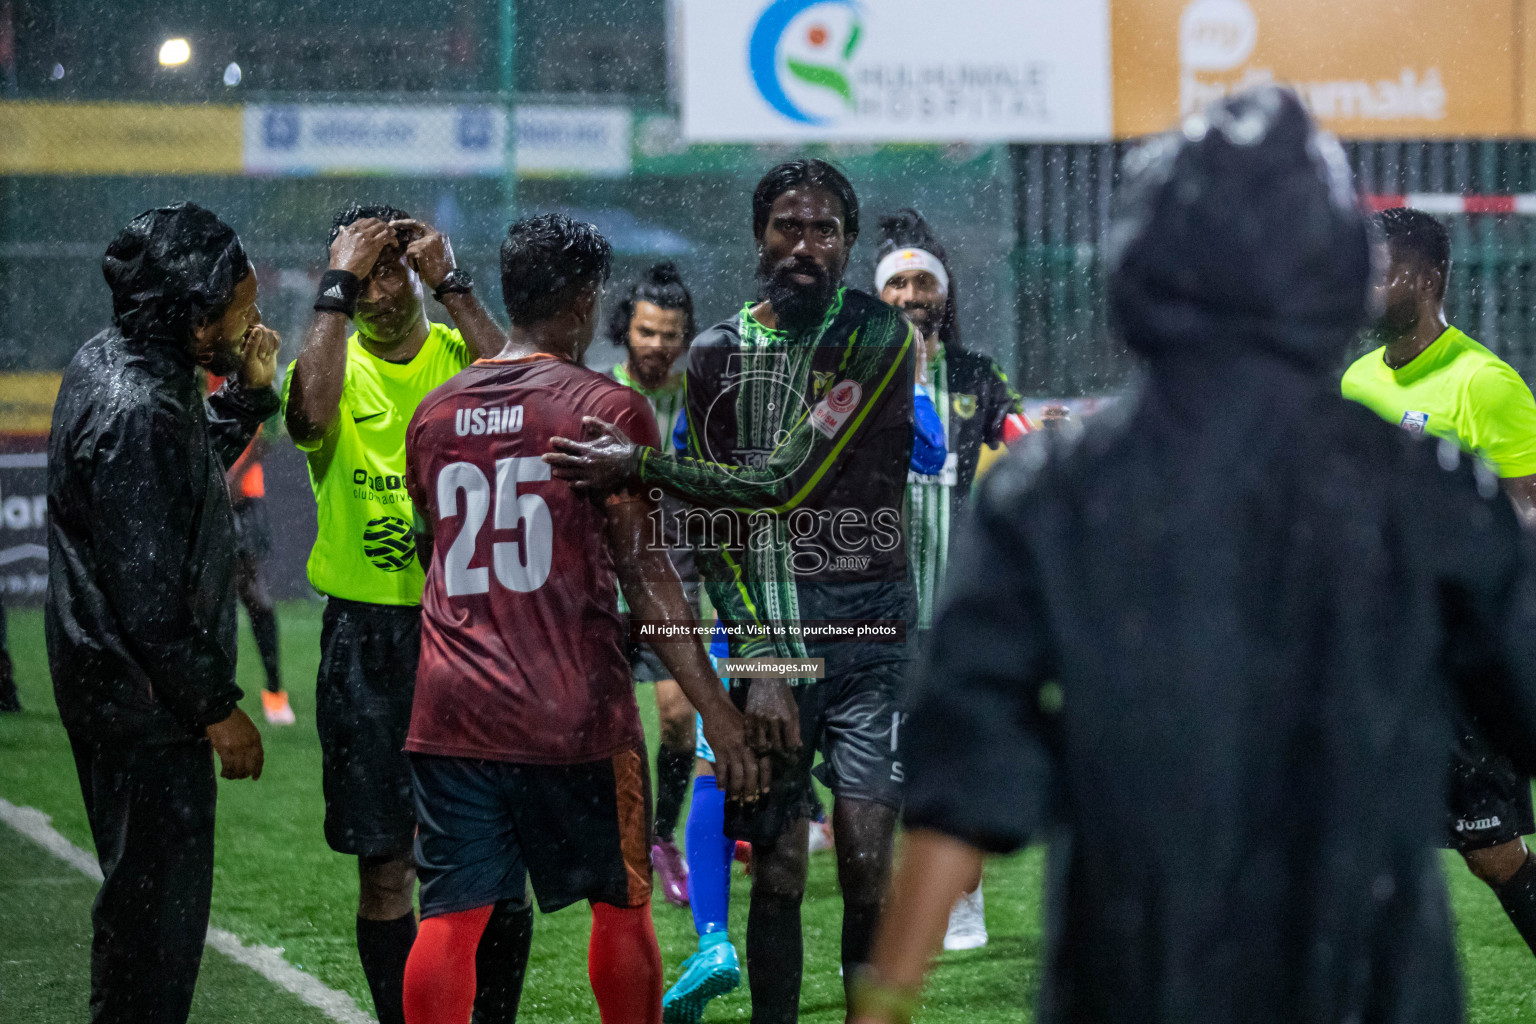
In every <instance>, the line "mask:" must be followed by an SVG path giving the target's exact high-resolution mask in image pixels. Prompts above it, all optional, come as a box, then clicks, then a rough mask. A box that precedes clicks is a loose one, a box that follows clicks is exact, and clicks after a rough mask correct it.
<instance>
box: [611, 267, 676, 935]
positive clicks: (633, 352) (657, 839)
mask: <svg viewBox="0 0 1536 1024" xmlns="http://www.w3.org/2000/svg"><path fill="white" fill-rule="evenodd" d="M696 331H697V328H696V326H695V324H694V320H693V296H692V295H690V294H689V293H688V287H687V286H686V285H685V284H683V279H682V276H681V275H680V274H678V272H677V267H675V266H673V265H672V264H671V263H658V264H656V265H655V266H653V267H651V268H650V269H648V270H647V271H646V272H645V273H644V274H643V275H642V276H641V277H640V278H639V279H638V280H636V281H634V282H633V283H632V284H630V286H629V287H628V288H627V289H625V291H624V296H623V298H622V299H621V300H620V301H619V304H618V305H617V306H615V307H614V309H613V313H612V315H611V316H610V318H609V321H608V340H609V341H611V342H612V343H613V344H614V345H616V346H618V347H620V348H622V349H623V350H624V358H623V359H621V360H620V361H619V362H617V363H615V364H614V365H613V369H612V370H610V371H609V375H610V376H611V377H612V378H613V379H614V380H616V381H618V382H619V383H620V384H623V385H624V386H625V387H627V388H632V389H633V390H635V391H637V392H639V393H640V395H641V396H642V397H644V398H645V401H646V404H647V405H649V406H650V409H651V414H652V416H653V417H654V418H655V420H656V434H657V437H658V438H659V440H660V442H661V449H660V450H661V451H662V452H664V453H671V452H672V451H673V450H674V449H673V446H672V436H673V429H674V427H675V426H676V425H677V422H678V418H679V417H680V416H681V415H682V412H683V375H682V373H680V372H673V367H675V366H676V365H677V361H678V360H679V359H681V358H682V357H683V355H684V354H685V353H686V352H687V351H688V344H689V342H691V341H693V336H694V334H695V333H696ZM659 504H660V506H661V510H662V518H661V526H662V533H663V536H664V538H665V540H666V543H667V554H668V556H669V557H670V558H671V559H672V566H673V568H675V569H676V570H677V574H678V577H679V578H680V579H681V580H682V581H683V594H684V596H685V597H687V599H688V605H689V607H690V608H692V609H693V617H694V619H695V620H697V619H698V618H699V574H698V572H697V571H696V570H695V569H694V566H693V548H692V547H690V546H689V545H688V543H687V541H686V540H685V539H684V538H683V537H682V536H681V535H680V532H679V529H678V524H679V523H680V522H681V521H682V517H681V515H680V513H681V512H682V511H683V510H684V509H685V508H686V507H687V506H686V505H684V504H683V503H682V502H681V501H679V500H678V499H677V498H674V497H672V496H670V495H667V494H665V493H663V494H661V495H660V502H659ZM619 611H620V612H621V613H623V615H625V616H626V617H627V616H628V615H629V605H628V604H627V603H626V602H625V601H624V595H623V593H622V592H621V593H620V594H619ZM625 639H626V641H629V638H628V637H626V638H625ZM628 649H629V664H630V671H631V672H632V674H633V675H634V679H635V682H637V683H654V684H655V688H656V718H657V723H658V724H659V726H660V732H661V737H660V739H661V742H660V744H659V745H658V746H657V748H656V819H655V824H654V826H653V828H654V831H655V834H654V835H653V836H652V837H651V863H652V864H653V865H655V867H656V874H657V876H658V880H659V881H660V883H661V895H662V897H663V898H664V899H665V900H666V901H667V902H668V903H672V904H675V905H676V906H679V907H686V906H687V905H688V866H687V864H686V862H685V861H684V860H683V855H682V854H681V853H680V852H679V851H678V849H677V843H676V842H675V838H676V835H677V819H678V816H679V815H680V814H681V813H682V809H683V799H684V798H685V797H686V796H687V795H688V780H689V778H691V777H692V775H693V752H694V744H695V737H694V727H693V726H694V723H693V716H694V710H693V705H691V704H689V703H688V698H687V697H685V696H683V691H682V688H681V687H679V686H678V685H677V680H675V679H673V678H672V677H671V676H670V675H669V674H668V671H667V667H666V665H665V664H663V662H662V659H661V656H660V653H659V651H658V650H657V649H656V648H655V647H652V645H650V644H646V643H635V642H632V641H629V642H628Z"/></svg>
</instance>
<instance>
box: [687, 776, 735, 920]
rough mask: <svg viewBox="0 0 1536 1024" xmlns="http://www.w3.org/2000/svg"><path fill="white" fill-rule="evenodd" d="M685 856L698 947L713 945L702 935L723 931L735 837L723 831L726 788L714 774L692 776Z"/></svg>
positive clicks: (729, 898) (728, 901) (727, 911)
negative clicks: (716, 780)
mask: <svg viewBox="0 0 1536 1024" xmlns="http://www.w3.org/2000/svg"><path fill="white" fill-rule="evenodd" d="M684 836H685V838H686V840H687V844H686V854H685V855H686V856H687V858H688V905H689V906H690V907H691V908H692V909H693V927H694V928H695V929H696V930H697V931H698V933H699V936H700V939H699V945H700V947H701V948H702V947H704V946H707V945H712V944H713V942H714V941H715V940H711V941H710V942H706V941H705V940H704V937H705V936H708V935H712V934H713V933H716V932H718V933H719V934H720V935H721V936H722V937H723V936H724V935H725V926H726V922H727V920H728V919H729V917H730V912H731V860H732V859H733V858H734V857H735V855H736V841H735V840H734V839H730V838H728V837H727V836H726V834H725V792H724V790H721V789H719V788H718V787H716V785H715V777H714V776H713V775H700V776H699V777H698V778H696V779H694V780H693V804H692V806H691V807H689V809H688V825H687V828H686V830H685V832H684Z"/></svg>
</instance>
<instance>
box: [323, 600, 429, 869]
mask: <svg viewBox="0 0 1536 1024" xmlns="http://www.w3.org/2000/svg"><path fill="white" fill-rule="evenodd" d="M420 653H421V609H420V608H418V607H416V606H415V605H388V604H363V603H360V602H357V601H344V600H342V599H341V598H337V597H333V598H331V599H330V600H329V601H328V602H327V603H326V606H325V616H324V618H323V619H322V623H321V628H320V676H319V678H318V680H316V684H315V724H316V726H317V727H318V728H319V731H320V758H321V769H322V782H323V786H324V790H325V841H326V842H327V843H329V844H330V846H331V849H333V850H335V851H336V852H337V853H350V854H355V855H356V856H359V857H400V856H405V855H406V854H408V853H410V850H411V839H412V837H413V836H414V835H415V833H416V812H415V808H414V807H413V806H412V801H411V770H410V765H409V764H408V763H407V761H406V758H405V734H406V731H407V730H408V729H409V728H410V724H411V697H412V696H413V695H414V693H415V690H416V661H417V658H418V657H419V656H420Z"/></svg>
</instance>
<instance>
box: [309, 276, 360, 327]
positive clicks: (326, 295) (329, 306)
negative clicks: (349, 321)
mask: <svg viewBox="0 0 1536 1024" xmlns="http://www.w3.org/2000/svg"><path fill="white" fill-rule="evenodd" d="M362 291H363V282H362V279H361V278H359V277H358V276H357V275H356V274H354V273H352V271H350V270H327V271H326V272H325V273H324V275H322V276H321V278H320V294H319V295H317V296H315V311H316V312H319V313H340V314H342V315H343V316H351V315H352V313H353V311H354V310H356V309H357V297H358V296H359V295H361V294H362Z"/></svg>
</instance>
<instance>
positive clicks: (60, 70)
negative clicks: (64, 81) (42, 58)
mask: <svg viewBox="0 0 1536 1024" xmlns="http://www.w3.org/2000/svg"><path fill="white" fill-rule="evenodd" d="M48 77H49V78H51V79H53V80H54V81H55V82H57V81H58V80H59V79H61V78H63V77H64V65H63V64H55V65H54V66H53V71H52V73H50V74H49V76H48Z"/></svg>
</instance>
